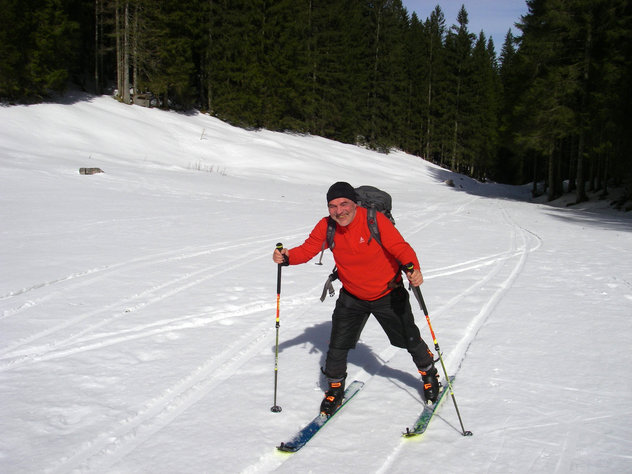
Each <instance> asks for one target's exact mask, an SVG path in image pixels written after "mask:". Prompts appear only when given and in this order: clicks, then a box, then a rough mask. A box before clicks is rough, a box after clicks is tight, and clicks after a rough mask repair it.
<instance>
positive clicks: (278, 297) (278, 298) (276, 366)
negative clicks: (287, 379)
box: [270, 242, 287, 413]
mask: <svg viewBox="0 0 632 474" xmlns="http://www.w3.org/2000/svg"><path fill="white" fill-rule="evenodd" d="M276 249H277V250H278V251H279V252H281V250H283V244H282V243H280V242H279V243H278V244H276ZM286 261H287V259H286V258H284V262H283V263H279V265H278V268H277V295H276V345H275V349H274V405H273V406H272V408H270V410H271V411H273V412H274V413H279V412H280V411H281V407H280V406H279V405H277V380H278V375H279V327H281V323H280V322H279V307H280V304H281V267H282V266H283V265H284V264H285V263H286Z"/></svg>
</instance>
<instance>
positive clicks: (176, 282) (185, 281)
mask: <svg viewBox="0 0 632 474" xmlns="http://www.w3.org/2000/svg"><path fill="white" fill-rule="evenodd" d="M297 235H299V234H297ZM264 238H265V237H258V238H256V239H253V238H250V239H248V240H245V241H244V242H241V243H234V242H230V243H229V242H222V243H219V244H216V245H214V246H213V247H211V248H206V249H195V250H193V251H187V252H185V253H183V251H182V249H179V250H176V251H171V252H161V253H159V254H154V255H152V256H145V257H141V258H138V259H134V260H132V261H129V262H124V263H119V264H115V265H112V266H109V267H103V268H102V269H101V270H93V271H86V272H82V273H78V274H75V275H74V276H68V277H65V278H62V279H58V280H55V282H54V283H53V284H55V283H62V282H65V281H68V280H70V279H72V278H81V277H88V276H92V275H94V274H95V273H96V272H100V273H101V275H99V276H98V278H90V279H88V281H85V280H84V281H79V282H76V283H75V284H73V285H71V286H70V287H69V288H64V290H63V291H64V292H74V291H76V290H77V289H78V288H80V287H84V286H87V285H90V284H94V283H95V282H96V281H97V280H100V279H103V278H106V277H108V276H111V273H114V276H115V275H116V272H121V271H123V270H124V271H128V270H129V269H130V268H134V269H141V268H145V267H155V266H156V265H158V264H162V263H168V262H173V261H177V260H186V259H193V258H199V257H200V256H203V255H211V254H215V253H220V252H224V251H227V250H234V249H236V248H242V247H246V248H248V249H249V250H248V251H247V252H246V253H244V254H243V255H242V257H243V258H242V262H241V263H228V262H225V261H222V262H220V263H217V264H214V265H211V266H206V267H204V268H202V269H200V270H196V271H194V272H189V273H186V274H183V275H180V276H178V277H177V278H173V279H170V280H167V281H165V282H163V283H161V284H159V285H154V286H152V287H150V288H147V289H145V290H143V291H141V292H140V293H138V292H137V293H135V294H133V295H131V296H125V297H123V298H121V299H120V300H118V301H115V302H113V303H111V304H108V305H107V306H103V307H100V308H96V309H94V310H92V311H89V312H87V313H83V314H80V315H78V316H76V317H74V318H71V319H68V320H66V321H64V322H63V323H60V324H57V325H55V326H52V327H50V328H48V329H45V330H43V331H39V332H37V333H35V334H32V335H31V336H29V337H26V338H23V339H21V340H18V341H16V342H14V343H13V344H10V345H9V346H7V347H5V348H4V349H2V350H0V361H3V365H0V372H2V371H5V370H8V369H11V368H14V367H17V366H19V365H22V364H24V363H28V362H35V361H38V360H47V357H46V356H47V354H51V353H53V352H55V351H57V352H59V351H60V349H63V348H66V347H69V346H71V345H73V344H74V343H75V342H76V341H77V340H81V338H82V336H83V335H85V334H86V333H89V332H91V331H94V330H96V329H99V328H101V327H103V326H106V325H107V324H109V323H111V322H113V321H116V320H118V319H120V318H121V317H124V316H126V315H128V313H131V312H134V311H138V310H140V309H141V308H145V307H147V306H150V305H152V304H156V303H159V302H160V301H163V300H165V299H167V298H170V297H172V296H174V295H176V294H178V293H181V292H183V291H185V290H188V289H190V288H192V287H194V286H198V285H200V284H203V283H204V282H206V281H208V280H209V279H212V278H215V277H217V276H218V275H221V274H223V273H226V272H229V271H233V270H234V269H236V268H239V267H243V266H245V265H250V264H252V261H253V260H259V259H263V258H269V255H270V252H271V251H270V247H269V246H266V247H263V246H261V245H259V246H254V244H256V243H259V242H260V241H261V240H262V239H264ZM227 258H229V257H227ZM106 273H107V274H106ZM51 285H52V284H51ZM47 286H50V285H49V284H44V283H42V284H38V285H34V286H32V287H30V288H29V289H28V290H25V291H24V292H26V291H32V290H36V289H41V288H45V287H47ZM24 292H22V293H24ZM22 293H19V294H22ZM57 293H58V291H57V290H53V291H50V292H49V293H48V294H45V295H43V296H41V297H40V298H39V299H38V300H36V301H32V302H29V303H24V304H21V305H20V306H19V307H18V308H17V309H16V310H13V311H12V312H11V315H14V314H16V313H17V312H19V311H22V310H25V309H29V308H32V307H34V306H36V305H37V304H40V303H42V302H44V301H46V300H48V299H51V298H53V297H54V296H56V295H57ZM17 295H18V294H16V295H15V296H17ZM152 295H156V296H152ZM5 298H6V297H5ZM112 312H113V313H114V314H113V315H110V316H107V317H105V318H104V319H100V320H99V321H97V322H93V323H90V324H88V325H87V326H86V327H84V328H83V329H79V330H76V331H71V332H72V333H71V334H70V335H66V336H65V337H64V336H62V337H61V338H60V339H59V340H56V341H55V342H53V343H50V344H45V345H40V346H34V347H29V348H27V349H23V350H19V349H20V348H22V347H24V346H26V345H31V346H32V345H33V344H34V343H36V342H37V341H40V340H41V339H43V338H45V337H48V336H51V335H54V334H58V333H60V332H61V331H63V330H65V329H68V330H72V329H77V326H78V325H79V323H82V322H83V321H86V320H93V319H95V317H96V316H99V315H102V314H107V313H112ZM4 317H6V312H5V316H4ZM72 352H77V351H76V350H75V351H71V352H70V353H72ZM48 358H50V357H48Z"/></svg>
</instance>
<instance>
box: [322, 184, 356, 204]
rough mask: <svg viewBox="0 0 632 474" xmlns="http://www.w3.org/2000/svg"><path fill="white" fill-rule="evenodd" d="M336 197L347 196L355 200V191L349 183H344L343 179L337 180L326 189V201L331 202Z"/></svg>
mask: <svg viewBox="0 0 632 474" xmlns="http://www.w3.org/2000/svg"><path fill="white" fill-rule="evenodd" d="M337 198H347V199H350V200H352V201H353V202H356V192H355V189H353V186H351V185H350V184H349V183H345V182H344V181H338V182H337V183H334V184H332V185H331V187H330V188H329V191H327V202H331V201H333V200H334V199H337Z"/></svg>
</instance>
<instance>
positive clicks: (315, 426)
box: [277, 380, 364, 453]
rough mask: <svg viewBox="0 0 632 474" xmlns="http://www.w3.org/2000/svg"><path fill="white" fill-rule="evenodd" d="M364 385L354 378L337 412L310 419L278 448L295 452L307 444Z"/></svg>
mask: <svg viewBox="0 0 632 474" xmlns="http://www.w3.org/2000/svg"><path fill="white" fill-rule="evenodd" d="M363 386H364V382H360V381H358V380H354V381H353V382H352V383H351V385H349V386H348V387H347V389H346V390H345V396H344V399H343V400H342V405H340V406H339V407H338V409H337V410H336V411H335V412H333V413H332V414H331V415H330V416H326V415H318V416H317V417H316V418H314V419H313V420H312V421H310V422H309V423H308V424H307V426H305V427H304V428H303V429H301V430H300V431H299V432H298V433H296V434H295V435H294V436H293V437H292V439H291V440H289V441H286V442H284V443H281V444H280V445H279V446H277V449H278V450H279V451H283V452H285V453H295V452H296V451H298V450H299V449H301V448H302V447H303V446H305V445H306V444H307V442H308V441H309V440H310V439H312V438H313V437H314V435H315V434H316V433H318V430H320V429H321V428H322V427H323V426H325V423H327V422H328V421H329V420H330V419H331V418H332V417H333V416H334V415H335V414H336V413H338V412H339V411H340V410H341V409H342V407H343V406H345V405H346V404H347V402H348V401H349V400H351V399H352V398H353V396H354V395H355V394H356V393H358V392H359V391H360V389H361V388H362V387H363Z"/></svg>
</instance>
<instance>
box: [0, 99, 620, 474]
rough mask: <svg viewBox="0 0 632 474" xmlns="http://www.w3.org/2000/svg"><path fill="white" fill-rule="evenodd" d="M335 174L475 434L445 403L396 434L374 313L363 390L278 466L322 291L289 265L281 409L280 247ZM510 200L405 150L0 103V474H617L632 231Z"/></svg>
mask: <svg viewBox="0 0 632 474" xmlns="http://www.w3.org/2000/svg"><path fill="white" fill-rule="evenodd" d="M80 167H99V168H101V169H102V170H103V171H104V173H103V174H97V175H92V176H83V175H80V174H79V172H78V170H79V168H80ZM448 178H451V179H453V180H454V181H455V183H456V186H455V187H449V186H446V185H445V184H444V181H445V180H446V179H448ZM337 180H347V181H349V182H351V183H352V184H353V185H360V184H372V185H376V186H379V187H382V188H383V189H385V190H387V191H389V192H390V193H391V194H392V195H393V198H394V217H395V219H396V221H397V225H398V228H399V229H400V231H401V232H402V234H403V235H404V236H405V237H406V238H407V239H408V240H409V242H410V243H411V244H412V245H413V247H414V248H415V249H416V250H417V252H418V254H419V256H420V260H421V262H422V271H423V273H424V276H425V279H426V282H425V283H424V285H423V286H422V292H423V294H424V297H425V299H426V303H427V304H428V307H429V310H430V316H431V320H432V324H433V327H434V329H435V332H436V334H437V338H438V342H439V344H440V345H441V348H442V350H443V353H444V360H445V362H446V365H447V367H448V370H449V372H450V373H451V374H456V376H457V381H456V384H455V387H454V390H455V396H456V399H457V401H458V403H459V408H460V410H461V414H462V417H463V421H464V424H465V426H466V429H469V430H471V431H473V432H474V436H473V437H463V436H461V435H460V427H459V424H458V419H457V418H456V414H455V411H454V408H453V406H452V405H451V402H450V400H446V403H445V404H444V405H443V406H442V407H441V410H440V412H439V416H438V417H436V418H435V419H434V420H433V422H432V424H431V426H430V428H429V431H428V432H427V434H426V435H425V436H424V437H423V439H421V440H415V441H404V440H402V439H401V437H400V433H401V432H402V430H404V429H405V427H406V426H409V425H411V424H412V422H413V421H414V419H415V417H416V415H417V413H418V412H419V410H420V409H421V399H422V398H421V395H420V391H419V389H420V383H419V380H418V377H417V375H416V373H415V370H414V366H413V364H412V362H411V361H410V358H409V356H408V354H407V353H406V352H405V351H403V350H399V349H396V348H394V347H391V346H389V344H388V341H387V339H386V337H385V335H384V334H383V332H382V330H381V329H380V328H379V326H378V325H377V323H376V322H375V321H374V320H369V323H368V324H367V327H366V329H365V331H364V333H363V336H362V339H361V341H360V343H359V345H358V347H357V349H356V350H355V351H352V353H351V356H350V365H349V378H350V379H358V380H363V381H364V382H365V387H364V389H363V390H362V391H361V392H360V393H359V394H358V395H357V397H356V398H355V399H354V400H353V402H352V403H350V404H349V405H348V406H347V407H346V408H345V412H344V414H341V416H339V417H336V418H334V419H333V420H332V421H331V422H330V423H329V424H328V425H327V426H326V428H325V429H324V430H323V431H322V432H321V433H319V434H318V435H317V436H316V437H315V438H314V439H313V440H312V441H311V442H310V444H309V445H308V446H306V447H305V448H304V449H303V450H301V451H300V452H299V453H296V454H294V455H291V456H288V455H282V454H279V453H277V452H275V449H274V447H275V446H276V445H277V444H278V443H279V442H281V441H283V440H286V439H288V438H289V437H290V436H291V435H292V434H293V433H294V431H295V430H296V429H298V428H300V427H301V426H302V425H303V424H305V423H306V422H307V421H308V420H309V419H311V417H312V416H313V415H314V414H315V412H316V410H317V408H318V405H319V403H320V400H321V397H322V389H323V380H322V379H321V376H320V371H319V368H320V366H321V365H322V364H323V362H324V353H325V352H326V349H327V341H328V321H329V317H330V314H331V311H332V308H333V304H334V299H328V300H327V301H326V302H325V303H321V302H320V301H319V300H318V298H319V296H320V292H321V289H322V284H323V283H324V280H325V278H326V276H327V274H328V272H329V270H330V268H331V266H332V259H331V255H330V254H329V253H326V254H325V256H324V265H323V266H316V265H314V264H313V263H308V264H306V265H302V266H297V267H288V268H284V269H283V278H282V291H281V309H280V319H281V327H280V331H279V332H280V353H279V372H278V375H279V385H278V404H279V405H281V406H282V408H283V411H282V412H281V413H278V414H275V413H272V412H271V411H270V407H271V406H272V404H273V381H274V344H275V326H274V318H275V310H276V266H275V265H274V264H273V263H272V261H271V253H272V250H273V249H274V245H275V244H276V242H279V241H280V242H283V243H284V244H285V245H287V246H293V245H297V244H299V243H301V242H302V241H303V240H304V239H305V237H306V236H307V234H308V233H309V231H310V230H311V229H312V227H313V225H314V224H315V223H316V221H317V220H318V219H319V218H320V217H322V216H323V215H325V214H326V207H325V204H326V203H325V192H326V190H327V188H328V186H329V185H330V184H331V183H333V182H334V181H337ZM526 200H527V190H526V189H524V188H512V187H507V186H500V185H494V184H480V183H476V182H473V181H472V180H469V179H467V178H464V177H460V176H456V175H452V174H451V173H449V172H447V171H445V170H442V169H439V168H437V167H435V166H433V165H431V164H429V163H427V162H425V161H423V160H420V159H419V158H416V157H412V156H410V155H406V154H404V153H401V152H394V153H391V154H389V155H383V154H378V153H374V152H370V151H367V150H363V149H361V148H357V147H353V146H349V145H343V144H339V143H335V142H332V141H329V140H325V139H322V138H319V137H312V136H298V135H288V134H279V133H272V132H267V131H259V132H256V131H245V130H241V129H237V128H233V127H230V126H228V125H226V124H223V123H222V122H220V121H218V120H216V119H213V118H210V117H208V116H204V115H199V114H189V115H183V114H177V113H173V112H164V111H158V110H150V109H144V108H140V107H130V106H125V105H121V104H119V103H118V102H116V101H114V100H113V99H111V98H109V97H82V96H77V97H73V98H70V100H68V103H66V104H42V105H35V106H28V107H2V108H0V219H1V222H2V230H1V231H0V244H1V245H0V267H1V268H2V272H0V432H2V433H3V435H2V436H1V437H0V472H3V473H25V472H52V473H65V472H117V473H127V472H143V473H150V472H151V473H175V472H196V473H197V472H212V473H214V472H222V473H224V472H250V473H257V472H271V471H276V472H288V473H290V472H291V473H296V472H314V473H330V472H350V473H356V472H357V473H365V472H393V473H404V472H406V473H408V472H418V471H424V472H466V471H467V472H498V473H506V472H525V473H526V472H530V473H531V472H543V473H544V472H547V473H548V472H560V473H563V472H586V473H588V472H590V473H593V472H630V471H631V470H632V448H631V447H630V446H631V445H632V428H631V426H632V382H631V381H630V375H629V374H630V370H629V367H630V366H631V365H632V356H631V355H630V350H629V348H630V347H631V346H632V330H631V329H632V325H631V323H630V321H631V319H630V316H631V315H632V265H631V264H630V262H631V261H632V220H631V219H630V217H629V216H626V215H625V214H614V213H610V212H606V211H591V210H579V209H559V208H554V207H547V206H544V205H540V204H533V203H528V202H526ZM416 313H417V315H418V324H419V326H420V328H421V329H422V334H423V335H424V337H425V338H426V339H427V340H428V341H429V342H431V341H430V336H429V334H428V329H427V325H426V322H425V319H424V317H423V314H422V313H421V311H419V310H417V311H416Z"/></svg>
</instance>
